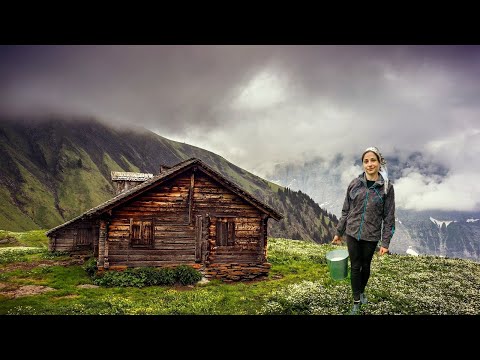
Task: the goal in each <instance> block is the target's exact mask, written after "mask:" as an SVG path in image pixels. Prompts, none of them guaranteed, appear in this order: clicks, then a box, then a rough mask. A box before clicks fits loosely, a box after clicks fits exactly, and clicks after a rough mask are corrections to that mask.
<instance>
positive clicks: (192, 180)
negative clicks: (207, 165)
mask: <svg viewBox="0 0 480 360" xmlns="http://www.w3.org/2000/svg"><path fill="white" fill-rule="evenodd" d="M194 188H195V173H194V172H192V175H191V178H190V189H189V190H188V222H189V223H191V222H192V204H193V196H194V194H193V189H194Z"/></svg>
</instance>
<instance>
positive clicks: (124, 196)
mask: <svg viewBox="0 0 480 360" xmlns="http://www.w3.org/2000/svg"><path fill="white" fill-rule="evenodd" d="M195 165H196V166H198V167H199V168H200V169H201V170H202V171H203V172H205V173H206V174H208V175H209V176H211V177H212V178H214V179H215V180H217V181H218V182H220V183H221V184H222V185H223V186H225V187H226V188H228V189H229V190H231V191H232V192H234V193H235V194H237V195H238V196H240V197H241V198H243V199H244V200H245V201H247V202H248V203H250V204H252V205H253V206H254V207H256V208H258V209H259V210H260V211H262V212H263V213H265V214H267V215H269V216H270V217H272V218H273V219H275V220H277V221H278V220H281V219H282V218H283V215H281V214H280V213H278V212H277V211H276V210H274V209H272V208H271V207H270V206H268V205H267V204H265V203H263V202H262V201H260V200H258V199H257V198H255V197H254V196H253V195H252V194H250V193H248V192H247V191H245V190H243V189H242V188H241V187H240V186H238V185H237V184H235V183H233V182H232V181H230V180H227V179H226V178H225V177H224V176H223V175H221V174H220V173H218V172H217V171H215V170H213V169H212V168H211V167H210V166H208V165H207V164H205V163H204V162H202V161H201V160H200V159H197V158H191V159H188V160H185V161H182V162H180V163H178V164H177V165H175V166H172V167H171V168H170V169H167V170H164V171H163V172H162V173H160V174H159V175H155V176H152V177H151V178H149V179H148V180H146V181H145V182H143V183H141V184H140V185H137V186H135V187H134V188H132V189H129V190H127V191H125V192H122V193H121V194H118V195H117V196H115V197H113V198H111V199H110V200H107V201H105V202H104V203H102V204H100V205H98V206H96V207H94V208H92V209H90V210H87V211H86V212H84V213H83V214H81V215H79V216H77V217H75V218H73V219H71V220H69V221H67V222H65V223H63V224H61V225H58V226H56V227H54V228H52V229H50V230H48V231H47V232H46V233H45V234H46V235H47V236H49V235H52V234H53V233H55V232H56V231H58V230H60V229H61V228H63V227H65V226H66V225H69V224H72V223H74V222H76V221H79V220H84V219H87V218H92V217H94V216H97V215H100V214H102V213H105V212H107V211H109V210H111V209H113V208H115V207H116V206H119V205H121V204H122V203H124V202H126V201H128V200H131V199H132V198H135V197H137V196H138V195H140V194H142V193H144V192H145V191H148V190H150V189H151V188H153V187H155V186H157V185H158V184H161V183H162V182H164V181H166V180H169V179H172V178H174V177H176V176H177V175H178V174H180V173H182V172H184V171H186V170H187V169H189V168H191V167H193V166H195ZM112 173H113V172H112Z"/></svg>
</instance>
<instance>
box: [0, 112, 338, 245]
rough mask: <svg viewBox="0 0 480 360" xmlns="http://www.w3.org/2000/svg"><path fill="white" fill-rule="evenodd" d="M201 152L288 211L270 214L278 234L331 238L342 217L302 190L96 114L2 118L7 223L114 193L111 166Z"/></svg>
mask: <svg viewBox="0 0 480 360" xmlns="http://www.w3.org/2000/svg"><path fill="white" fill-rule="evenodd" d="M191 157H196V158H199V159H201V160H202V161H204V162H205V163H207V164H208V165H209V166H211V167H212V168H214V169H215V170H217V171H218V172H220V173H221V174H222V175H224V176H225V177H226V178H228V179H229V180H231V181H232V182H234V183H236V184H238V185H239V186H240V187H242V188H243V189H245V190H246V191H248V192H250V193H251V194H252V195H254V196H255V197H257V198H259V199H260V200H262V201H263V202H265V203H267V204H268V205H270V206H272V207H273V208H275V209H276V210H277V211H279V212H280V213H281V214H283V215H284V216H285V218H284V219H283V220H281V221H280V222H275V221H273V220H271V221H269V234H271V235H272V236H276V237H285V238H294V239H304V240H310V241H316V242H319V243H321V242H328V241H329V240H330V239H331V237H332V236H333V235H332V234H333V225H334V223H335V221H336V218H335V217H334V216H332V215H331V214H329V213H328V212H326V211H324V210H322V209H321V208H320V207H319V206H318V204H315V202H314V201H313V200H312V199H311V198H310V197H309V196H307V195H306V194H304V193H302V192H296V191H291V190H289V189H284V188H283V187H279V186H278V185H275V184H273V183H271V182H268V181H266V180H264V179H261V178H260V177H258V176H255V175H253V174H252V173H249V172H248V171H245V170H244V169H241V168H239V167H238V166H236V165H234V164H232V163H230V162H228V161H227V160H225V159H224V158H222V157H221V156H219V155H216V154H214V153H212V152H210V151H207V150H204V149H201V148H198V147H195V146H191V145H188V144H184V143H179V142H176V141H171V140H168V139H166V138H164V137H161V136H159V135H156V134H154V133H152V132H150V131H148V130H145V129H132V128H130V129H125V128H123V129H121V128H113V127H110V126H107V125H105V124H103V123H100V122H98V121H96V120H94V119H78V118H76V119H67V120H65V119H62V120H59V119H43V120H41V121H40V120H35V121H34V120H25V119H24V120H18V119H15V120H13V119H2V120H1V122H0V168H1V169H2V172H1V173H0V199H1V203H0V228H1V229H5V230H13V231H18V230H29V229H38V228H51V227H54V226H56V225H58V224H61V223H63V222H64V221H67V220H69V219H71V218H73V217H75V216H77V215H79V214H80V213H82V212H84V211H86V210H88V209H90V208H92V207H94V206H97V205H98V204H100V203H102V202H104V201H106V200H108V199H109V198H111V197H112V196H113V195H114V189H113V187H112V183H111V179H110V172H111V171H136V172H149V173H153V174H157V173H158V172H159V168H160V166H161V165H167V166H172V165H174V164H176V163H178V162H180V161H183V160H186V159H188V158H191Z"/></svg>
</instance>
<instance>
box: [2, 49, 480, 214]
mask: <svg viewBox="0 0 480 360" xmlns="http://www.w3.org/2000/svg"><path fill="white" fill-rule="evenodd" d="M479 75H480V46H478V45H471V46H468V45H467V46H450V45H445V46H443V45H433V46H424V45H421V46H420V45H417V46H399V45H391V46H363V45H361V46H360V45H358V46H351V45H337V46H333V45H332V46H330V45H329V46H326V45H292V46H282V45H271V46H263V45H254V46H251V45H235V46H230V45H195V46H190V45H163V46H126V45H125V46H93V45H82V46H78V45H75V46H44V45H37V46H0V114H3V115H8V116H21V117H25V116H39V115H45V114H60V115H61V117H64V116H65V115H81V116H93V117H95V118H98V119H103V120H104V121H107V122H111V123H115V124H121V123H124V124H128V125H132V124H134V125H136V126H143V127H145V128H147V129H150V130H152V131H155V132H156V133H157V134H159V135H161V136H164V137H167V138H168V139H172V140H176V141H180V142H186V143H188V144H191V145H195V146H199V147H201V148H204V149H207V150H210V151H213V152H215V153H216V154H219V155H221V156H223V157H224V158H226V159H227V160H229V161H231V162H232V163H234V164H237V165H238V166H240V167H242V168H244V169H246V170H248V171H251V172H254V173H255V174H257V175H259V176H265V175H266V174H269V173H272V171H273V169H274V167H275V165H276V164H288V163H291V162H302V163H303V162H312V161H315V159H317V158H322V159H324V161H326V162H327V164H326V165H322V166H324V167H325V169H328V171H329V174H331V175H333V176H334V177H338V179H339V180H338V181H340V183H339V187H340V188H342V189H343V188H344V187H345V185H346V184H347V183H348V181H349V179H350V178H351V176H352V175H353V174H355V173H356V172H358V169H357V168H356V167H355V165H354V162H355V161H356V160H358V158H359V156H360V154H361V153H362V151H363V149H365V148H366V147H368V146H372V145H375V146H378V147H379V148H380V150H381V151H382V152H383V153H384V155H385V156H386V157H396V158H398V160H399V161H400V162H401V163H402V164H404V163H406V160H407V159H409V158H410V157H412V156H414V155H415V154H418V153H421V154H422V157H421V162H422V167H423V168H425V167H426V168H428V166H430V165H431V164H435V166H440V167H442V168H443V169H446V173H444V174H443V175H442V176H438V175H437V174H435V173H434V172H433V173H432V172H430V173H428V174H427V173H425V172H422V171H421V170H422V169H420V168H419V167H418V166H417V167H416V166H405V167H402V168H400V169H398V171H399V175H398V177H397V181H396V194H397V202H398V205H399V207H401V208H404V209H412V210H413V209H415V210H446V211H453V210H454V211H479V210H480V204H479V199H480V171H479V170H480V168H479V167H480V162H479V161H477V160H478V158H480V141H479V140H480V126H479V122H478V119H479V115H480V104H479V102H478V94H479V93H480V82H478V81H477V79H478V78H479ZM339 154H340V156H339ZM339 158H341V161H340V162H339V163H336V161H337V159H339ZM325 181H327V180H325ZM328 181H330V180H328ZM325 191H327V190H325Z"/></svg>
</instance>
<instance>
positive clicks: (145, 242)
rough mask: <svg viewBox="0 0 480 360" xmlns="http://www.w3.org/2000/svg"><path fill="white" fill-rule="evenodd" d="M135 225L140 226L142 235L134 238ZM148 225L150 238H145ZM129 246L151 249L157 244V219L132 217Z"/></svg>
mask: <svg viewBox="0 0 480 360" xmlns="http://www.w3.org/2000/svg"><path fill="white" fill-rule="evenodd" d="M134 226H139V233H140V237H136V238H134V237H133V235H134V230H133V227H134ZM147 227H150V229H149V233H148V234H149V235H147V236H148V238H145V234H146V231H145V229H147ZM128 238H129V246H130V247H131V248H140V249H151V248H153V246H154V244H155V219H154V218H130V229H129V236H128Z"/></svg>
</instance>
